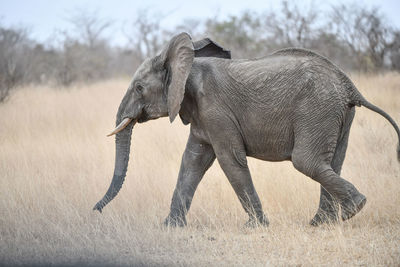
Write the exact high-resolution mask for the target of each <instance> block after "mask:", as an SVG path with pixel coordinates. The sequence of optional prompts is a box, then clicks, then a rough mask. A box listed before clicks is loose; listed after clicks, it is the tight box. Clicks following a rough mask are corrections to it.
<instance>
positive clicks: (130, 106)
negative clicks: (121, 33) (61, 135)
mask: <svg viewBox="0 0 400 267" xmlns="http://www.w3.org/2000/svg"><path fill="white" fill-rule="evenodd" d="M356 106H358V107H360V106H364V107H366V108H368V109H370V110H372V111H374V112H377V113H379V114H380V115H382V116H383V117H384V118H386V119H387V120H388V121H389V122H390V123H391V124H392V125H393V127H394V128H395V130H396V132H397V135H398V138H399V144H398V147H397V157H398V160H399V161H400V130H399V127H398V126H397V124H396V123H395V121H394V120H393V119H392V118H391V117H390V116H389V115H388V114H387V113H386V112H384V111H383V110H382V109H380V108H378V107H377V106H375V105H373V104H371V103H370V102H368V101H367V100H366V99H365V98H364V97H363V96H362V95H361V93H360V92H359V91H358V90H357V88H356V87H355V85H354V84H353V83H352V81H351V80H350V79H349V78H348V77H347V76H346V74H345V73H344V72H343V71H342V70H340V69H339V67H337V66H336V65H334V64H333V63H332V62H331V61H329V60H328V59H327V58H325V57H323V56H321V55H319V54H317V53H314V52H312V51H309V50H305V49H300V48H286V49H282V50H278V51H276V52H274V53H272V54H270V55H268V56H265V57H262V58H257V59H232V58H231V53H230V51H229V50H226V49H225V48H223V47H221V46H220V45H219V44H217V43H216V42H214V41H213V40H211V39H209V38H206V39H203V40H200V41H196V42H194V41H192V38H191V36H190V35H189V34H187V33H180V34H178V35H175V36H174V37H173V38H172V39H171V40H170V41H169V42H168V44H167V45H166V46H165V47H164V48H163V50H162V51H161V52H160V53H159V54H158V55H156V56H154V57H152V58H148V59H146V60H144V61H143V63H142V64H141V65H140V66H139V67H138V69H137V70H136V72H135V74H134V76H133V80H132V82H131V83H130V85H129V88H128V90H127V92H126V94H125V96H124V97H123V99H122V101H121V104H120V106H119V109H118V112H117V116H116V128H115V130H114V131H113V132H112V133H111V134H110V135H113V134H116V137H115V146H116V156H115V168H114V175H113V178H112V181H111V185H110V186H109V189H108V191H107V192H106V194H105V195H104V197H103V198H102V199H101V200H100V201H99V202H98V203H97V204H96V205H95V206H94V208H93V209H94V210H98V211H99V212H101V211H102V209H103V208H104V206H105V205H107V203H109V202H110V201H111V200H112V199H113V198H114V197H115V196H116V195H117V194H118V192H119V191H120V189H121V186H122V184H123V182H124V179H125V176H126V172H127V166H128V161H129V154H130V142H131V134H132V129H133V126H134V125H135V123H143V122H146V121H149V120H154V119H157V118H160V117H167V116H168V117H169V120H170V121H171V122H173V121H174V119H175V118H176V116H177V115H178V114H179V116H180V118H181V120H182V122H183V123H184V124H185V125H187V124H190V134H189V137H188V141H187V144H186V148H185V151H184V153H183V156H182V161H181V167H180V170H179V175H178V181H177V184H176V188H175V190H174V193H173V197H172V201H171V206H170V212H169V215H168V216H167V217H166V219H165V221H164V224H165V225H167V226H185V225H187V221H186V214H187V212H188V211H189V208H190V206H191V203H192V199H193V196H194V193H195V191H196V188H197V186H198V185H199V183H200V181H201V180H202V178H203V176H204V174H205V172H206V171H207V170H208V169H209V168H210V166H211V165H212V164H213V162H214V161H215V159H217V160H218V162H219V165H220V166H221V168H222V170H223V172H224V174H225V175H226V177H227V178H228V180H229V182H230V184H231V186H232V187H233V189H234V191H235V193H236V195H237V197H238V199H239V201H240V203H241V205H242V206H243V208H244V210H245V212H246V213H247V214H248V216H249V219H248V221H247V222H246V224H245V225H247V226H250V227H251V226H268V224H269V220H268V219H267V216H266V215H265V213H264V211H263V208H262V205H261V202H260V199H259V196H258V194H257V191H256V189H255V187H254V184H253V181H252V178H251V175H250V172H249V168H248V164H247V157H253V158H256V159H260V160H264V161H291V162H292V164H293V166H294V168H296V169H297V170H298V171H300V172H301V173H303V174H305V175H306V176H308V177H310V178H311V179H313V180H314V181H316V182H318V183H320V200H319V207H318V209H317V211H316V214H315V216H314V217H313V218H312V220H311V222H310V224H311V225H313V226H317V225H320V224H323V223H335V222H337V221H338V220H339V216H340V215H341V216H340V217H341V219H342V220H347V219H350V218H351V217H353V216H354V215H355V214H356V213H358V212H359V211H360V210H361V209H362V208H363V207H364V205H365V204H366V197H365V196H364V195H363V194H362V193H360V192H359V191H358V190H357V188H356V187H355V186H354V185H353V184H352V183H350V182H348V181H347V180H345V179H344V178H343V177H341V176H340V173H341V169H342V165H343V161H344V158H345V154H346V149H347V144H348V139H349V133H350V126H351V124H352V121H353V118H354V115H355V107H356ZM339 212H340V215H339Z"/></svg>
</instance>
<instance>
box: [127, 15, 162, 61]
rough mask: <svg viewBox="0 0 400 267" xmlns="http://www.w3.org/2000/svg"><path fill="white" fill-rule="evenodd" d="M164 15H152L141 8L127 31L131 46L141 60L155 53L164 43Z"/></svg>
mask: <svg viewBox="0 0 400 267" xmlns="http://www.w3.org/2000/svg"><path fill="white" fill-rule="evenodd" d="M161 19H162V16H151V15H150V13H149V12H148V11H147V10H139V11H138V12H137V14H136V19H135V20H134V21H133V23H132V24H131V28H130V29H129V30H128V31H125V36H126V38H127V39H128V42H129V46H130V47H132V48H133V49H134V50H135V52H136V56H137V59H138V61H139V62H141V61H143V60H144V59H145V58H147V57H150V56H153V55H155V54H156V53H157V52H158V51H159V50H160V49H161V46H162V44H163V42H162V41H163V30H162V29H161V26H160V24H161Z"/></svg>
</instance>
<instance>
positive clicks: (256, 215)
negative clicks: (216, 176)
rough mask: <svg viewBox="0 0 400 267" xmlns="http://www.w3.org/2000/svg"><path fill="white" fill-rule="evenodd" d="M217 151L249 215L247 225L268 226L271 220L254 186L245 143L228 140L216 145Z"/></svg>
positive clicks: (219, 159)
mask: <svg viewBox="0 0 400 267" xmlns="http://www.w3.org/2000/svg"><path fill="white" fill-rule="evenodd" d="M215 152H216V154H217V159H218V162H219V164H220V165H221V168H222V170H223V171H224V173H225V175H226V176H227V178H228V180H229V182H230V184H231V185H232V187H233V189H234V190H235V193H236V195H237V197H238V198H239V201H240V203H241V204H242V206H243V208H244V210H245V211H246V213H247V214H248V215H249V220H248V222H247V223H246V226H248V227H255V226H258V225H262V226H268V225H269V221H268V219H267V217H266V216H265V214H264V211H263V209H262V205H261V202H260V199H259V197H258V194H257V191H256V189H255V188H254V184H253V181H252V179H251V175H250V171H249V168H248V166H247V159H246V152H245V150H244V147H243V145H242V144H241V143H240V142H239V141H235V140H228V142H227V143H225V144H223V143H221V144H219V145H218V146H216V148H215Z"/></svg>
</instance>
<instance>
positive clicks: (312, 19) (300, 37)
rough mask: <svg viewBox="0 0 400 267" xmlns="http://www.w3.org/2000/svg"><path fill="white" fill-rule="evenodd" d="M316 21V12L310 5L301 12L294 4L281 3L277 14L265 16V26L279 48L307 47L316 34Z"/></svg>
mask: <svg viewBox="0 0 400 267" xmlns="http://www.w3.org/2000/svg"><path fill="white" fill-rule="evenodd" d="M317 19H318V10H317V9H315V7H313V5H312V3H311V5H310V8H309V9H308V10H302V9H300V8H299V6H297V5H296V4H292V3H290V2H289V1H283V2H282V3H281V10H280V12H279V13H268V14H266V20H265V26H266V29H267V31H268V34H269V35H272V39H273V40H275V42H277V43H278V44H279V45H280V46H299V47H309V46H310V42H311V40H312V39H313V38H314V37H315V36H316V35H317V34H318V30H317V29H316V22H317Z"/></svg>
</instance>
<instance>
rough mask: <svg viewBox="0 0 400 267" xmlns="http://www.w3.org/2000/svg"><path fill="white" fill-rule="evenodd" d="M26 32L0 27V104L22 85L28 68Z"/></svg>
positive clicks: (20, 29)
mask: <svg viewBox="0 0 400 267" xmlns="http://www.w3.org/2000/svg"><path fill="white" fill-rule="evenodd" d="M27 35H28V34H27V30H26V29H22V28H4V27H1V26H0V102H3V101H5V100H6V99H7V97H8V96H9V93H10V90H11V89H12V88H14V87H15V86H16V85H18V84H20V83H22V81H23V79H24V75H25V73H26V72H27V69H28V66H29V59H28V56H29V55H28V53H29V46H28V45H29V41H28V37H27Z"/></svg>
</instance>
